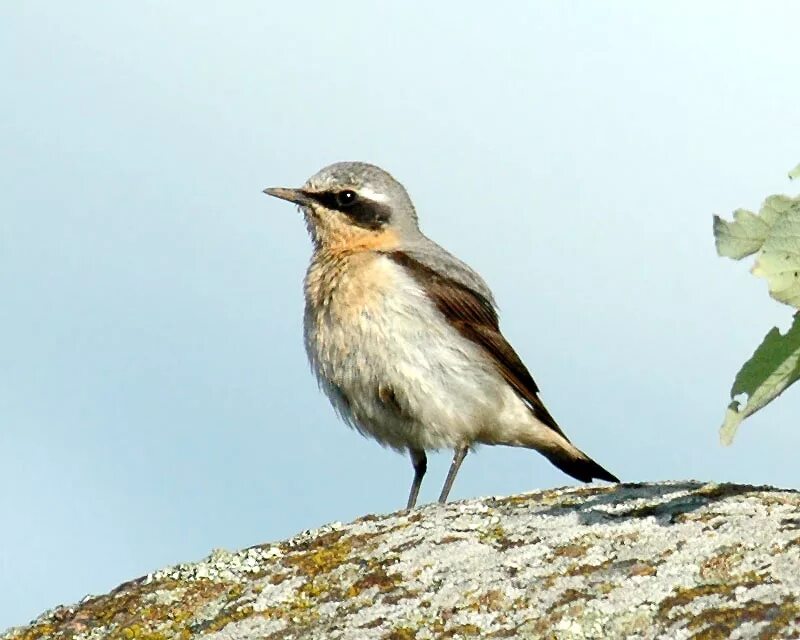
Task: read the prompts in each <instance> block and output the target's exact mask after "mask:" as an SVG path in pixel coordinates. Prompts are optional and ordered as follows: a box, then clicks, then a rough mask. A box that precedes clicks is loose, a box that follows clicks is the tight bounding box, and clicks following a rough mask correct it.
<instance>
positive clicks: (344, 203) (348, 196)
mask: <svg viewBox="0 0 800 640" xmlns="http://www.w3.org/2000/svg"><path fill="white" fill-rule="evenodd" d="M356 200H358V195H357V194H356V192H355V191H351V190H350V189H347V190H346V191H340V192H339V193H337V194H336V204H338V205H339V206H340V207H349V206H350V205H351V204H355V202H356Z"/></svg>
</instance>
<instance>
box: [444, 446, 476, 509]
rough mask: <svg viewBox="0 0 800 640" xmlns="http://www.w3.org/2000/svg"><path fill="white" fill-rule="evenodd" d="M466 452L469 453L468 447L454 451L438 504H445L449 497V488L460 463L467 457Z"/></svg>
mask: <svg viewBox="0 0 800 640" xmlns="http://www.w3.org/2000/svg"><path fill="white" fill-rule="evenodd" d="M467 451H469V447H467V446H463V447H459V448H458V449H456V450H455V452H454V453H453V462H451V463H450V471H448V472H447V478H446V479H445V481H444V486H443V487H442V493H441V495H440V496H439V502H442V503H444V502H447V496H448V495H450V488H451V487H452V486H453V480H455V479H456V474H457V473H458V470H459V469H460V468H461V463H462V462H464V458H465V457H466V456H467Z"/></svg>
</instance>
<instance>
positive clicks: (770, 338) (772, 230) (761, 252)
mask: <svg viewBox="0 0 800 640" xmlns="http://www.w3.org/2000/svg"><path fill="white" fill-rule="evenodd" d="M789 178H791V179H797V178H800V165H798V166H797V167H795V169H793V170H792V171H791V172H790V173H789ZM714 237H715V240H716V246H717V253H718V254H719V255H720V256H724V257H727V258H733V259H734V260H741V259H742V258H745V257H747V256H749V255H753V254H756V257H755V263H754V264H753V268H752V269H751V273H752V274H753V275H755V276H757V277H759V278H764V279H765V280H766V281H767V287H768V288H769V294H770V295H771V296H772V297H773V298H774V299H775V300H778V301H779V302H782V303H784V304H787V305H789V306H791V307H794V308H795V309H800V197H797V198H790V197H788V196H782V195H774V196H770V197H768V198H767V199H766V200H765V201H764V204H763V205H762V207H761V211H760V212H759V213H758V214H755V213H753V212H752V211H747V210H745V209H737V210H736V211H734V212H733V221H731V222H728V221H726V220H723V219H722V218H720V217H719V216H714ZM798 379H800V313H795V316H794V322H793V323H792V327H791V328H790V329H789V331H787V332H786V333H785V334H781V332H780V331H779V330H778V329H777V328H776V327H773V328H772V329H771V330H770V331H769V333H767V335H766V336H765V337H764V340H763V341H762V343H761V344H760V345H759V346H758V348H757V349H756V351H755V353H754V354H753V356H752V357H751V358H750V359H749V360H748V361H747V362H745V363H744V365H743V366H742V368H741V369H740V370H739V373H737V374H736V379H735V380H734V383H733V387H732V388H731V402H730V404H729V405H728V409H727V411H726V412H725V420H724V422H723V424H722V428H721V429H720V439H721V441H722V443H723V444H730V443H731V442H733V438H734V436H735V434H736V430H737V429H738V428H739V425H740V424H741V422H742V420H744V419H745V418H746V417H747V416H750V415H752V414H754V413H755V412H756V411H758V410H759V409H761V408H763V407H765V406H766V405H767V404H769V403H770V402H772V401H773V400H774V399H775V398H777V397H778V396H779V395H780V394H781V393H783V392H784V391H785V390H786V388H787V387H789V386H790V385H792V384H794V383H795V382H796V381H797V380H798ZM742 394H745V395H747V400H746V402H745V403H744V404H742V403H740V402H739V401H738V400H737V399H736V397H737V396H740V395H742Z"/></svg>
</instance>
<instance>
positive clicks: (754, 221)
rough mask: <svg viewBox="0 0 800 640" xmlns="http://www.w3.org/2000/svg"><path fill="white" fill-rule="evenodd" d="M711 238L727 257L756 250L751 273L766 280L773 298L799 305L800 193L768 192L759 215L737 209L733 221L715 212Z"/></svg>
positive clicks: (746, 254) (738, 258)
mask: <svg viewBox="0 0 800 640" xmlns="http://www.w3.org/2000/svg"><path fill="white" fill-rule="evenodd" d="M714 239H715V242H716V246H717V253H718V254H719V255H721V256H725V257H727V258H733V259H734V260H741V259H742V258H744V257H745V256H749V255H751V254H753V253H757V254H758V255H756V262H755V265H754V266H753V275H756V276H758V277H760V278H764V279H765V280H766V281H767V286H768V287H769V293H770V295H771V296H772V297H773V298H775V299H776V300H778V301H779V302H783V303H784V304H788V305H791V306H793V307H795V308H800V197H798V198H790V197H789V196H770V197H769V198H767V199H766V200H765V201H764V204H763V205H762V206H761V211H760V212H759V213H758V215H756V214H754V213H752V212H751V211H746V210H745V209H737V210H736V211H734V213H733V222H727V221H726V220H723V219H722V218H720V217H719V216H714Z"/></svg>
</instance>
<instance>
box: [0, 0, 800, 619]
mask: <svg viewBox="0 0 800 640" xmlns="http://www.w3.org/2000/svg"><path fill="white" fill-rule="evenodd" d="M377 5H378V3H371V2H366V1H365V2H342V3H323V2H317V3H305V2H295V3H280V4H278V3H269V2H256V1H252V2H245V1H238V2H231V3H224V4H223V3H212V2H198V1H197V0H194V1H192V2H188V1H180V2H179V1H174V2H170V3H161V2H155V1H144V0H140V1H139V2H136V3H121V2H115V3H111V2H97V1H95V2H85V1H80V0H75V1H73V2H69V3H66V2H39V1H36V0H25V1H22V0H19V1H13V0H10V1H6V2H3V3H2V4H0V73H1V74H2V78H3V99H2V101H0V336H2V337H1V338H0V509H2V524H0V629H3V628H5V627H7V626H10V625H15V624H23V623H25V622H27V621H28V620H29V619H31V618H32V617H34V616H36V615H37V614H39V613H40V612H41V611H43V610H44V609H47V608H50V607H53V606H55V605H58V604H60V603H70V602H74V601H76V600H78V599H80V598H81V597H83V596H84V595H85V594H87V593H101V592H105V591H108V590H109V589H111V588H113V587H114V586H116V585H118V584H119V583H121V582H123V581H126V580H129V579H131V578H135V577H137V576H140V575H142V574H145V573H147V572H148V571H152V570H155V569H158V568H161V567H163V566H166V565H169V564H174V563H177V562H182V561H191V560H197V559H199V558H201V557H203V556H205V555H206V554H207V553H208V552H209V551H210V550H211V549H213V548H219V547H222V548H227V549H238V548H241V547H246V546H249V545H254V544H258V543H263V542H268V541H271V540H277V539H281V538H285V537H288V536H290V535H292V534H295V533H297V532H299V531H301V530H303V529H307V528H313V527H317V526H319V525H322V524H324V523H326V522H330V521H334V520H340V521H348V520H351V519H354V518H356V517H358V516H361V515H364V514H367V513H386V512H390V511H393V510H396V509H398V508H400V507H401V506H402V505H404V503H405V499H406V495H407V491H408V487H409V484H410V481H411V466H410V463H409V462H408V460H407V459H406V458H405V457H403V456H400V455H397V454H395V453H393V452H391V451H388V450H384V449H381V448H380V447H379V446H378V445H377V444H375V443H374V442H371V441H367V440H364V439H362V438H361V437H360V436H358V435H357V434H356V433H355V432H353V431H350V430H349V429H347V428H346V427H345V426H344V425H343V424H342V423H340V422H339V421H338V420H337V418H336V417H335V415H334V413H333V411H332V410H331V409H330V407H329V405H328V402H327V400H326V399H325V398H324V397H323V395H322V394H321V393H320V392H319V391H318V390H317V388H316V383H315V381H314V379H313V377H312V375H311V374H310V372H309V370H308V366H307V363H306V357H305V354H304V351H303V346H302V307H303V299H302V290H301V282H302V277H303V274H304V270H305V267H306V264H307V261H308V258H309V254H310V243H309V241H308V238H307V237H306V231H305V228H304V225H303V223H302V219H301V217H300V216H299V214H298V213H297V212H296V211H295V210H294V208H293V207H291V206H290V205H288V204H287V203H284V202H280V201H278V200H274V199H269V198H267V197H265V196H264V195H263V194H262V193H261V190H262V189H263V188H264V187H266V186H297V185H300V184H301V183H303V182H304V181H305V180H306V178H307V177H308V176H310V175H311V174H313V173H315V172H316V171H317V170H318V169H319V168H321V167H322V166H324V165H326V164H329V163H330V162H334V161H338V160H363V161H368V162H373V163H375V164H378V165H380V166H382V167H385V168H386V169H388V170H389V171H391V172H392V173H393V174H394V175H395V177H397V178H398V179H399V180H400V181H401V182H403V183H404V184H405V185H406V187H407V188H408V190H409V192H410V194H411V196H412V198H413V199H414V201H415V203H416V205H417V209H418V212H419V215H420V219H421V222H422V227H423V230H424V231H425V232H426V233H427V234H428V235H430V236H431V237H432V238H434V239H435V240H437V241H438V242H440V243H441V244H443V245H444V246H445V247H447V248H448V249H449V250H451V251H453V252H454V253H455V254H457V255H458V256H460V257H461V258H462V259H464V260H466V261H467V262H469V263H470V264H471V265H472V266H473V267H475V268H476V269H477V270H479V271H480V272H481V273H482V274H483V275H484V276H485V278H486V280H487V281H488V282H489V284H490V286H492V288H493V289H494V292H495V294H496V297H497V300H498V302H499V304H500V308H501V318H502V327H503V330H504V332H505V334H506V336H507V337H508V338H509V340H510V341H511V343H512V344H513V345H514V346H515V348H516V350H517V351H518V352H519V353H520V355H521V356H522V358H523V359H524V360H525V362H526V363H527V364H528V367H529V368H530V369H531V371H532V373H533V375H534V377H535V378H536V380H537V382H538V384H539V386H540V387H541V389H542V392H543V399H544V400H545V402H546V403H547V405H548V407H549V408H550V410H551V411H552V413H553V414H554V415H555V417H556V419H558V420H559V422H560V423H561V424H562V426H563V427H564V429H565V430H566V432H567V433H568V434H569V435H570V437H571V438H572V439H573V441H575V442H576V443H577V444H578V445H579V446H580V447H581V448H582V449H584V450H585V451H587V452H588V453H589V454H590V455H592V456H593V457H594V458H596V459H597V460H598V461H599V462H600V463H601V464H603V465H604V466H605V467H607V468H608V469H610V470H611V471H613V472H614V473H616V474H617V475H619V476H620V477H621V478H622V479H623V480H626V481H647V480H665V479H687V478H694V479H700V480H709V481H731V482H743V483H755V484H771V485H778V486H781V487H793V488H800V466H798V461H797V451H798V450H799V449H800V429H798V421H797V416H798V413H800V389H790V390H789V391H788V392H787V393H786V394H785V396H783V397H782V398H780V399H779V401H778V402H777V403H775V404H774V405H772V406H770V407H768V408H767V409H765V410H764V411H763V412H762V413H760V414H758V415H756V416H754V417H753V418H751V419H750V420H748V421H746V422H745V423H744V425H743V427H742V429H741V431H740V433H739V436H738V438H737V440H736V442H735V443H734V445H733V446H732V447H731V448H722V447H721V446H720V445H719V443H718V434H717V430H718V427H719V425H720V423H721V421H722V418H723V415H724V409H725V406H726V404H727V401H728V392H729V389H730V385H731V383H732V381H733V378H734V375H735V373H736V371H738V368H739V366H740V365H741V364H742V363H743V362H744V361H745V360H746V359H747V358H748V357H749V356H750V354H751V353H752V352H753V350H754V349H755V347H756V346H757V345H758V344H759V342H760V341H761V339H762V338H763V336H764V334H765V333H766V332H767V330H768V329H769V328H770V327H772V326H774V325H778V326H781V327H784V328H785V327H786V326H788V324H789V321H790V318H791V310H790V309H789V308H788V307H784V306H782V305H780V304H778V303H777V302H774V301H772V300H771V299H770V298H769V297H768V295H767V291H766V285H765V283H764V282H763V281H759V280H757V279H756V278H754V277H752V276H751V275H750V274H749V273H748V268H749V265H748V264H746V263H741V264H739V263H735V262H732V261H729V260H725V259H721V258H718V257H717V256H716V254H715V251H714V243H713V237H712V232H711V216H712V214H714V213H718V214H722V215H723V216H726V217H730V213H731V212H732V210H733V209H735V208H737V207H740V206H742V207H747V208H751V209H752V208H757V207H758V206H759V204H760V202H761V201H762V199H763V197H765V196H767V195H769V194H772V193H776V192H787V193H797V191H798V187H797V185H795V184H792V183H790V182H789V181H788V179H787V178H786V173H787V172H788V171H789V170H790V169H791V168H792V167H794V166H795V165H796V164H797V163H798V162H800V83H798V82H797V64H798V59H800V57H799V56H798V50H799V49H800V44H798V39H797V29H796V26H797V24H799V23H800V5H798V4H797V3H791V2H785V3H779V2H770V3H766V4H762V3H731V2H716V3H715V2H704V3H694V2H691V3H690V2H684V3H659V4H656V3H638V2H615V3H593V2H558V3H526V5H525V6H524V7H523V6H521V5H514V6H511V5H508V6H507V7H505V8H503V7H499V6H497V7H494V8H489V7H488V6H487V5H486V3H478V2H442V3H422V2H411V3H402V6H401V3H394V6H390V5H389V3H381V6H377ZM449 460H450V454H449V453H448V452H442V453H440V454H438V455H434V456H432V457H431V460H430V467H429V473H428V476H427V478H426V482H425V484H424V486H423V489H422V494H421V500H422V501H423V502H427V501H431V500H434V499H435V497H436V496H437V495H438V491H439V489H440V487H441V483H442V481H443V479H444V476H445V473H446V469H447V466H448V464H449ZM570 482H571V479H570V478H568V477H567V476H565V475H563V474H561V473H560V472H559V471H558V470H556V469H555V468H554V467H552V466H550V465H549V463H547V462H546V461H545V460H544V458H542V457H540V456H539V455H538V454H536V453H535V452H531V451H526V450H512V449H508V448H494V449H491V448H482V449H481V450H480V451H479V452H478V455H474V456H470V457H468V458H467V460H466V462H465V464H464V467H463V468H462V470H461V473H460V475H459V477H458V479H457V481H456V484H455V487H454V490H453V493H452V498H453V499H462V498H466V497H473V496H486V495H493V494H506V495H507V494H513V493H518V492H523V491H529V490H533V489H537V488H545V487H554V486H561V485H565V484H568V483H570Z"/></svg>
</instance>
